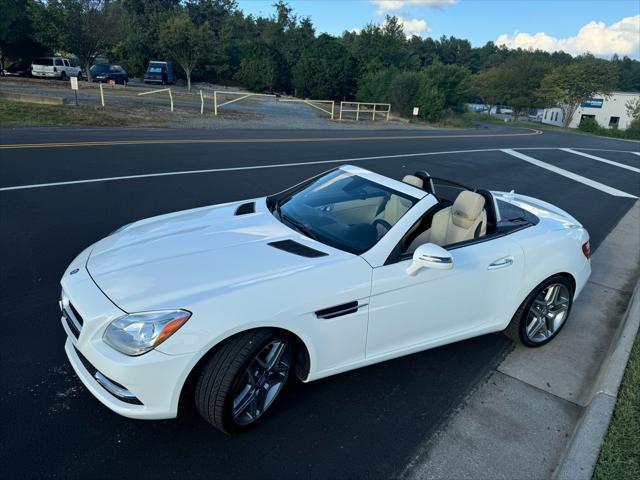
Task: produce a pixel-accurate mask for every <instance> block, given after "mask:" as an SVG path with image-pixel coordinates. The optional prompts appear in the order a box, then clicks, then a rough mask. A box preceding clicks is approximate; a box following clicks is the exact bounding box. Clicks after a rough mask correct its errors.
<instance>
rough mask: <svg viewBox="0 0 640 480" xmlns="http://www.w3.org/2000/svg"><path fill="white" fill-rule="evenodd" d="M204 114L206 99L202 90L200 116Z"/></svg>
mask: <svg viewBox="0 0 640 480" xmlns="http://www.w3.org/2000/svg"><path fill="white" fill-rule="evenodd" d="M203 113H204V97H203V96H202V90H200V115H202V114H203Z"/></svg>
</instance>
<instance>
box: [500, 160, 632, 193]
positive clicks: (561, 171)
mask: <svg viewBox="0 0 640 480" xmlns="http://www.w3.org/2000/svg"><path fill="white" fill-rule="evenodd" d="M502 151H503V152H504V153H506V154H508V155H512V156H514V157H516V158H519V159H520V160H524V161H525V162H529V163H531V164H533V165H536V166H537V167H540V168H545V169H547V170H550V171H552V172H554V173H557V174H558V175H562V176H563V177H567V178H570V179H571V180H575V181H576V182H580V183H584V184H585V185H588V186H589V187H592V188H595V189H597V190H600V191H601V192H605V193H608V194H609V195H614V196H616V197H626V198H638V197H636V196H635V195H631V194H630V193H627V192H623V191H622V190H618V189H616V188H613V187H610V186H608V185H605V184H603V183H600V182H596V181H595V180H591V179H590V178H587V177H583V176H582V175H577V174H575V173H572V172H570V171H569V170H565V169H563V168H559V167H556V166H555V165H551V164H549V163H545V162H542V161H540V160H537V159H535V158H533V157H530V156H528V155H525V154H524V153H520V152H516V151H515V150H512V149H510V148H506V149H502Z"/></svg>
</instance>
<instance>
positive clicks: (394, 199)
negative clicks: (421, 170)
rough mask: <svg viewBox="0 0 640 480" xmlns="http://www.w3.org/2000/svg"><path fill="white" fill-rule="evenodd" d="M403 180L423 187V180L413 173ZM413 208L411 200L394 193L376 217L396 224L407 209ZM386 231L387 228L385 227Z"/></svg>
mask: <svg viewBox="0 0 640 480" xmlns="http://www.w3.org/2000/svg"><path fill="white" fill-rule="evenodd" d="M402 181H403V182H404V183H407V184H409V185H412V186H414V187H417V188H420V189H422V186H423V182H422V180H421V179H419V178H418V177H414V176H413V175H406V176H405V177H404V178H403V179H402ZM410 208H411V201H410V200H407V199H406V198H402V197H400V196H399V195H392V196H391V198H389V201H388V202H387V203H386V205H385V206H384V210H382V211H381V212H380V213H379V214H378V215H376V217H375V218H376V219H378V218H379V219H381V220H384V221H386V222H388V223H389V224H390V225H395V224H396V223H397V221H398V220H400V218H401V217H402V216H403V215H404V214H405V213H407V210H409V209H410ZM385 231H386V229H385Z"/></svg>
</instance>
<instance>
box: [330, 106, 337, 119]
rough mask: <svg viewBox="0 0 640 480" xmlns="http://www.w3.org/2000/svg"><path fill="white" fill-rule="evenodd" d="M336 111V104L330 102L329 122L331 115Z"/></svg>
mask: <svg viewBox="0 0 640 480" xmlns="http://www.w3.org/2000/svg"><path fill="white" fill-rule="evenodd" d="M335 110H336V102H331V120H333V114H334V112H335Z"/></svg>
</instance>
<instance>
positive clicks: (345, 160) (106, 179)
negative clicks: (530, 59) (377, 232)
mask: <svg viewBox="0 0 640 480" xmlns="http://www.w3.org/2000/svg"><path fill="white" fill-rule="evenodd" d="M498 150H499V149H496V148H484V149H476V150H452V151H450V152H425V153H403V154H399V155H381V156H378V157H359V158H340V159H337V160H318V161H315V162H292V163H274V164H270V165H247V166H244V167H223V168H208V169H205V170H183V171H177V172H161V173H145V174H140V175H125V176H122V177H104V178H89V179H86V180H70V181H67V182H51V183H37V184H33V185H16V186H14V187H2V188H0V192H7V191H10V190H27V189H30V188H45V187H58V186H62V185H78V184H82V183H97V182H113V181H116V180H133V179H136V178H152V177H171V176H174V175H191V174H197V173H216V172H236V171H240V170H261V169H266V168H283V167H299V166H302V165H321V164H323V163H353V162H363V161H365V160H383V159H387V158H407V157H421V156H427V155H443V154H449V153H477V152H495V151H498Z"/></svg>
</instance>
